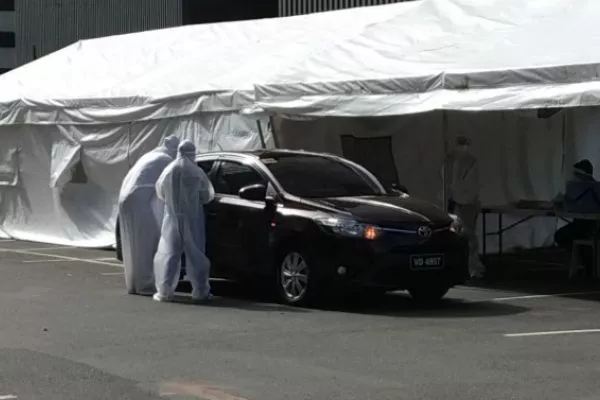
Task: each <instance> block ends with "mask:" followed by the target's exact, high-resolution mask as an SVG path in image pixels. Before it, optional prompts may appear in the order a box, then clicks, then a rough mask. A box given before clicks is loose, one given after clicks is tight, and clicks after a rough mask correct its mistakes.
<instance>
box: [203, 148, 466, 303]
mask: <svg viewBox="0 0 600 400" xmlns="http://www.w3.org/2000/svg"><path fill="white" fill-rule="evenodd" d="M197 161H198V165H199V166H200V167H201V168H203V169H204V171H206V173H207V174H208V175H209V177H210V179H211V181H212V182H213V185H214V188H215V192H216V198H215V200H214V202H212V203H211V204H209V205H207V206H206V213H207V218H206V232H207V253H208V254H207V255H208V257H209V258H210V259H211V261H212V269H211V277H214V278H227V279H236V280H243V279H255V278H259V279H261V280H262V281H263V282H264V281H265V280H266V281H267V282H272V284H273V286H274V287H275V288H276V290H277V292H278V294H279V297H280V299H281V301H283V302H284V303H287V304H294V305H307V304H311V303H314V302H315V301H316V300H317V299H319V298H320V296H321V295H322V294H324V293H325V292H331V291H332V290H333V289H334V288H340V287H341V288H356V289H368V290H367V292H368V291H369V290H370V291H377V292H385V291H393V290H408V291H409V293H410V294H411V296H412V297H413V298H415V299H417V300H423V301H432V300H438V299H440V298H442V297H443V296H444V295H445V294H446V292H447V291H448V289H449V288H451V287H452V286H454V285H457V284H461V283H464V282H465V281H466V280H467V279H468V278H469V273H468V242H467V239H466V238H465V236H464V235H463V234H462V232H461V224H460V221H459V220H458V219H457V218H456V217H454V216H451V215H449V214H447V213H446V212H444V211H443V210H441V209H440V208H438V207H435V206H434V205H432V204H429V203H427V202H424V201H421V200H417V199H415V198H413V197H410V196H409V195H407V194H405V193H403V192H399V191H397V190H394V189H391V188H390V189H386V188H384V187H383V186H382V185H381V184H380V182H379V181H378V180H377V179H376V178H375V177H374V176H373V175H372V174H371V173H370V172H369V171H367V170H366V169H365V168H363V167H361V166H360V165H357V164H355V163H353V162H351V161H348V160H346V159H344V158H341V157H337V156H333V155H328V154H320V153H309V152H304V151H287V150H262V151H255V152H219V153H206V154H202V155H200V156H198V157H197Z"/></svg>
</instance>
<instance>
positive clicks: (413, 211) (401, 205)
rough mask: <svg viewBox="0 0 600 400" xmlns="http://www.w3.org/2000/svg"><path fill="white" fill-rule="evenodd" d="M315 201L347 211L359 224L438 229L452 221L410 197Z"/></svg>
mask: <svg viewBox="0 0 600 400" xmlns="http://www.w3.org/2000/svg"><path fill="white" fill-rule="evenodd" d="M312 201H315V199H312ZM315 202H317V203H320V204H322V205H324V206H327V207H330V208H335V209H338V210H340V211H342V212H348V213H350V214H352V215H353V216H354V217H355V218H356V219H358V220H360V221H363V222H368V223H372V224H376V225H380V226H384V227H414V226H417V225H418V226H420V225H422V224H429V225H432V226H434V227H439V226H446V225H449V224H450V223H452V218H450V216H449V215H448V213H446V212H445V211H444V210H442V209H440V208H439V207H436V206H434V205H433V204H431V203H428V202H426V201H423V200H419V199H415V198H414V197H410V196H405V197H399V196H361V197H335V198H327V199H319V200H316V201H315Z"/></svg>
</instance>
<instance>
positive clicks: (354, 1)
mask: <svg viewBox="0 0 600 400" xmlns="http://www.w3.org/2000/svg"><path fill="white" fill-rule="evenodd" d="M403 1H409V0H279V16H281V17H287V16H290V15H300V14H308V13H313V12H320V11H332V10H341V9H343V8H352V7H364V6H376V5H381V4H391V3H400V2H403Z"/></svg>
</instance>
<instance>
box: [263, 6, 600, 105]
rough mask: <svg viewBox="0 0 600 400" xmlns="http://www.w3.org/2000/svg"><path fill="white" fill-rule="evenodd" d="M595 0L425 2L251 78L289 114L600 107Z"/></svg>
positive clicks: (599, 35)
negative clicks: (268, 75) (263, 79)
mask: <svg viewBox="0 0 600 400" xmlns="http://www.w3.org/2000/svg"><path fill="white" fill-rule="evenodd" d="M599 13H600V3H598V2H597V1H594V0H581V1H577V2H572V1H569V0H532V1H527V2H523V1H521V0H501V1H500V0H421V1H418V2H415V5H414V7H411V8H410V9H406V8H403V7H401V6H397V8H395V9H394V8H390V15H389V18H388V19H386V20H384V21H380V22H378V23H374V24H371V25H370V26H368V27H367V28H366V29H365V30H364V31H362V32H361V33H360V34H359V35H356V36H355V37H352V38H350V39H347V40H344V41H342V42H340V43H337V44H335V45H333V46H331V47H329V48H327V49H326V50H323V51H319V52H316V53H314V54H312V55H311V56H310V57H308V58H306V59H305V60H304V61H303V62H301V63H297V64H295V65H293V66H290V67H289V68H287V69H286V70H284V71H282V72H281V73H279V74H277V75H275V76H273V77H271V79H270V81H269V82H263V83H260V82H258V83H257V84H256V97H257V100H258V101H257V103H258V105H259V106H260V107H262V108H263V109H266V110H270V111H276V112H279V113H284V114H285V113H288V114H305V115H337V116H368V115H371V116H377V115H401V114H412V113H416V112H425V111H430V110H442V109H446V110H467V111H481V110H512V109H524V108H545V107H573V106H595V105H598V104H600V80H599V79H598V77H599V76H600V59H599V58H598V56H597V53H598V50H600V33H598V32H597V29H595V27H596V26H597V22H598V17H597V16H598V15H599Z"/></svg>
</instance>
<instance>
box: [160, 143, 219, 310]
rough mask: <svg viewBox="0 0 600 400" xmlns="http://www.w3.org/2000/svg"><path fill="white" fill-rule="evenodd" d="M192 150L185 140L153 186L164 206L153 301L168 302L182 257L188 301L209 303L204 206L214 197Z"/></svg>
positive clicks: (176, 282) (192, 147) (175, 282)
mask: <svg viewBox="0 0 600 400" xmlns="http://www.w3.org/2000/svg"><path fill="white" fill-rule="evenodd" d="M195 156H196V147H195V146H194V144H193V143H192V142H190V141H188V140H184V141H183V142H181V144H180V145H179V154H178V155H177V158H176V159H175V160H174V161H173V162H172V163H171V164H170V165H169V166H168V167H167V168H166V169H165V170H164V171H163V173H162V175H161V176H160V177H159V178H158V181H157V182H156V192H157V194H158V197H159V198H160V199H161V200H163V201H164V203H165V214H164V218H163V222H162V229H161V237H160V242H159V244H158V250H157V252H156V256H155V257H154V276H155V281H156V293H155V294H154V300H156V301H171V300H172V299H173V295H174V293H175V289H176V287H177V284H178V282H179V275H180V269H181V257H182V255H183V253H185V258H186V268H187V276H188V278H189V280H190V282H191V284H192V299H193V300H195V301H205V300H210V298H211V294H210V284H209V280H208V279H209V275H210V274H209V272H210V260H209V259H208V258H207V257H206V254H205V250H206V232H205V221H204V205H205V204H208V203H210V202H211V201H212V200H213V199H214V197H215V191H214V189H213V186H212V184H211V182H210V179H209V178H208V176H206V173H205V172H204V171H203V170H202V169H201V168H200V167H199V166H198V165H196V163H195V161H194V158H195Z"/></svg>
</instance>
